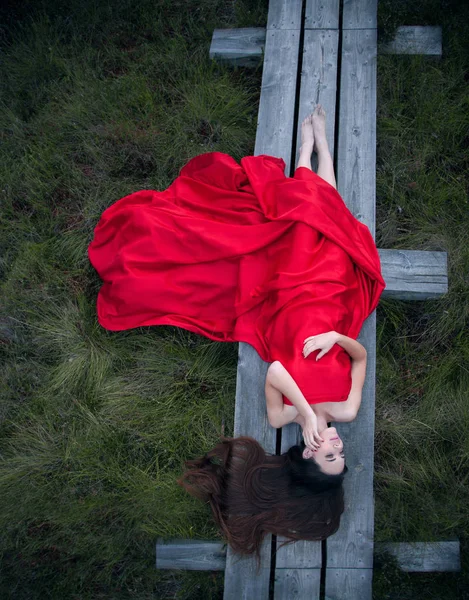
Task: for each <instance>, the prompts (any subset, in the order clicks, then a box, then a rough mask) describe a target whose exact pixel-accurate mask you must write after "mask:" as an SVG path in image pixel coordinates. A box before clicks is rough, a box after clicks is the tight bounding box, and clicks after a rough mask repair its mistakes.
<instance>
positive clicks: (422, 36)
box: [379, 26, 443, 56]
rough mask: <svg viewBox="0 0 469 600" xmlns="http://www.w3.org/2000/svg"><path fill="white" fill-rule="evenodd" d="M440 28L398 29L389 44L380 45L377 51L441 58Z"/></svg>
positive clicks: (405, 27) (414, 27) (415, 27)
mask: <svg viewBox="0 0 469 600" xmlns="http://www.w3.org/2000/svg"><path fill="white" fill-rule="evenodd" d="M442 46H443V42H442V33H441V27H431V26H425V27H418V26H412V27H410V26H402V27H398V28H397V31H396V35H395V37H394V39H393V40H392V41H391V42H388V43H387V44H380V46H379V51H380V52H382V53H383V54H426V55H430V56H441V54H442V51H443V49H442Z"/></svg>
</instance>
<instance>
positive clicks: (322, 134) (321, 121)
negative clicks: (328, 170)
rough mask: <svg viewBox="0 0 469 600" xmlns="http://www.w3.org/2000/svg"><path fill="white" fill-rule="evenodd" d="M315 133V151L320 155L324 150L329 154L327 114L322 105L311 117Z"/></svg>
mask: <svg viewBox="0 0 469 600" xmlns="http://www.w3.org/2000/svg"><path fill="white" fill-rule="evenodd" d="M311 120H312V123H313V132H314V151H315V152H317V153H319V152H321V151H323V150H327V151H328V152H329V147H328V145H327V138H326V112H325V110H324V109H323V107H322V105H321V104H318V105H317V106H316V108H315V109H314V111H313V114H312V115H311Z"/></svg>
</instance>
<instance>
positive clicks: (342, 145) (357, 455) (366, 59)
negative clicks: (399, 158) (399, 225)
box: [326, 3, 376, 599]
mask: <svg viewBox="0 0 469 600" xmlns="http://www.w3.org/2000/svg"><path fill="white" fill-rule="evenodd" d="M358 4H359V3H358ZM344 11H345V5H344ZM338 143H339V148H338V169H337V177H338V189H339V192H340V193H341V195H342V197H343V198H344V200H345V202H346V203H347V206H348V207H349V209H350V210H351V211H352V212H353V214H354V215H355V216H356V217H357V218H358V219H359V220H360V221H362V222H363V223H365V224H366V225H367V226H368V228H369V229H370V231H371V233H372V235H373V236H374V232H375V169H376V31H375V30H367V29H362V30H360V29H357V30H350V31H344V32H343V41H342V72H341V92H340V115H339V140H338ZM359 340H360V342H361V343H362V344H363V345H364V346H365V348H366V349H367V353H368V362H367V375H366V380H365V385H364V387H363V392H362V406H361V408H360V412H359V414H358V417H357V418H356V419H355V421H353V422H352V423H346V424H345V423H344V424H342V423H341V424H338V425H337V428H338V430H339V432H340V435H341V437H342V439H343V440H344V446H345V452H346V457H347V464H348V467H349V473H348V474H347V477H346V478H345V483H344V492H345V504H346V507H345V512H344V514H343V515H342V519H341V525H340V529H339V531H338V532H337V533H336V534H334V535H333V536H331V537H330V538H328V540H327V573H326V595H327V594H329V595H330V596H331V597H334V594H335V593H336V592H339V590H340V596H336V597H337V598H339V597H340V598H344V597H350V598H351V599H352V598H359V597H360V598H363V599H365V598H371V574H372V567H373V530H374V523H373V520H374V506H373V448H374V408H375V369H376V313H375V312H374V313H373V314H372V315H370V317H369V318H368V319H367V320H366V321H365V323H364V325H363V327H362V330H361V333H360V336H359ZM345 589H350V595H347V594H346V593H345V592H344V590H345ZM352 590H353V592H352Z"/></svg>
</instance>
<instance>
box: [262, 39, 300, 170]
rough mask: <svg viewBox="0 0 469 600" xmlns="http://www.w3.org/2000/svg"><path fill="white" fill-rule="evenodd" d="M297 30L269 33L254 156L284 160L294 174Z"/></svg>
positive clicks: (287, 167) (287, 168)
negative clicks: (275, 157)
mask: <svg viewBox="0 0 469 600" xmlns="http://www.w3.org/2000/svg"><path fill="white" fill-rule="evenodd" d="M299 40H300V32H299V31H297V30H286V31H282V30H272V31H268V32H267V37H266V45H265V57H264V68H263V72H262V87H261V98H260V103H259V116H258V125H257V135H256V145H255V149H254V154H255V155H258V154H271V155H273V156H279V157H282V158H283V159H284V160H285V163H286V169H285V174H286V175H289V173H290V159H291V155H290V154H291V140H292V134H293V127H294V123H293V117H294V111H295V95H296V76H297V65H298V44H299Z"/></svg>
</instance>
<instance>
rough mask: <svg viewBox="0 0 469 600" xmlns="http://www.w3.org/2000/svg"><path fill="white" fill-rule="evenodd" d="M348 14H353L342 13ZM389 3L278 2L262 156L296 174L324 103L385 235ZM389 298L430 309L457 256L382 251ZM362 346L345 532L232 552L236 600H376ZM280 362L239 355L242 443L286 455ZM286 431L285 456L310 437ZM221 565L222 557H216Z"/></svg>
mask: <svg viewBox="0 0 469 600" xmlns="http://www.w3.org/2000/svg"><path fill="white" fill-rule="evenodd" d="M341 6H342V12H340V10H341ZM376 12H377V0H344V1H343V2H342V4H341V3H340V2H339V0H329V1H328V2H321V1H319V0H270V6H269V15H268V23H267V28H266V32H265V51H264V66H263V75H262V88H261V98H260V107H259V116H258V128H257V136H256V145H255V154H256V155H259V154H270V155H274V156H278V157H281V158H283V159H284V161H285V163H286V171H285V173H286V175H292V174H293V171H294V167H295V161H296V157H297V151H298V146H299V140H300V136H299V128H300V123H301V121H302V119H303V118H304V117H305V116H306V115H307V114H309V113H310V112H311V110H312V107H313V105H314V104H315V103H317V102H320V103H321V104H323V106H324V107H325V108H326V111H327V114H328V120H327V136H328V141H329V145H330V148H331V152H332V153H335V157H336V175H337V183H338V190H339V192H340V193H341V195H342V197H343V199H344V201H345V202H346V204H347V206H348V207H349V208H350V210H351V211H352V212H353V214H354V215H355V216H356V218H358V219H359V220H360V221H361V222H363V223H365V224H366V225H367V226H368V228H369V230H370V231H371V233H372V235H373V236H374V233H375V176H376V56H377V32H376ZM380 255H381V259H382V266H383V276H384V278H385V281H386V284H387V290H386V292H385V294H383V295H390V296H392V297H394V298H404V299H419V298H421V299H424V298H428V297H435V296H438V295H441V294H442V293H445V292H446V290H447V280H446V255H445V253H438V252H428V253H427V252H412V251H402V250H400V251H393V250H380ZM359 340H360V341H361V343H362V344H363V345H364V346H365V347H366V349H367V354H368V361H367V376H366V381H365V386H364V389H363V400H362V406H361V409H360V411H359V414H358V417H357V418H356V419H355V421H353V422H352V423H347V424H345V423H340V424H338V425H337V429H338V430H339V432H340V435H341V437H342V439H343V440H344V445H345V448H346V455H347V465H348V467H349V473H348V474H347V476H346V478H345V501H346V508H345V512H344V514H343V516H342V521H341V526H340V529H339V531H338V532H337V533H336V534H335V535H333V536H332V537H330V538H329V539H328V540H327V541H325V542H322V543H321V542H296V543H295V544H291V545H288V546H286V547H283V548H281V549H279V550H277V551H273V550H276V548H273V544H274V545H275V544H276V545H277V546H278V545H279V544H280V543H281V541H282V540H280V539H279V540H274V541H273V540H272V536H268V537H267V539H266V540H265V542H264V545H263V549H262V562H261V568H260V569H259V571H258V570H257V566H256V561H255V559H253V558H240V557H239V556H237V555H235V554H234V553H233V552H232V550H231V549H230V548H228V549H227V553H226V563H225V594H224V600H244V599H245V600H252V599H255V600H264V599H265V600H267V599H268V598H269V596H270V597H272V596H273V597H274V598H275V599H277V600H281V599H285V600H287V599H290V598H293V597H294V598H298V599H301V598H308V599H310V600H314V599H316V598H317V599H319V598H320V593H321V592H320V589H321V585H324V586H325V587H324V593H325V597H326V598H327V599H328V600H343V599H344V598H347V600H354V599H360V600H367V599H370V598H371V582H372V569H373V524H374V505H373V454H374V411H375V366H376V316H375V313H373V314H372V315H371V316H370V317H369V318H368V319H367V321H366V322H365V324H364V326H363V328H362V331H361V333H360V336H359ZM267 367H268V364H267V363H264V362H263V361H262V360H261V359H260V358H259V356H258V355H257V353H256V351H255V350H254V349H253V348H252V347H251V346H249V345H247V344H243V343H241V344H240V346H239V362H238V372H237V386H236V409H235V422H234V435H235V436H239V435H249V436H252V437H254V438H256V439H257V440H258V441H259V442H260V443H261V444H262V446H263V447H264V449H265V450H266V451H267V452H270V453H272V454H275V450H276V441H277V432H276V430H274V429H273V428H272V427H271V426H270V425H269V423H268V420H267V415H266V408H265V396H264V383H265V376H266V371H267ZM300 435H301V431H300V430H299V428H298V426H296V425H289V426H287V427H284V428H283V430H282V431H281V434H280V444H281V451H282V452H284V451H286V450H287V449H288V448H289V447H290V446H291V445H293V444H295V443H297V441H298V439H300ZM216 561H218V562H217V564H218V565H219V564H220V557H219V556H218V557H217V558H213V564H215V562H216Z"/></svg>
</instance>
